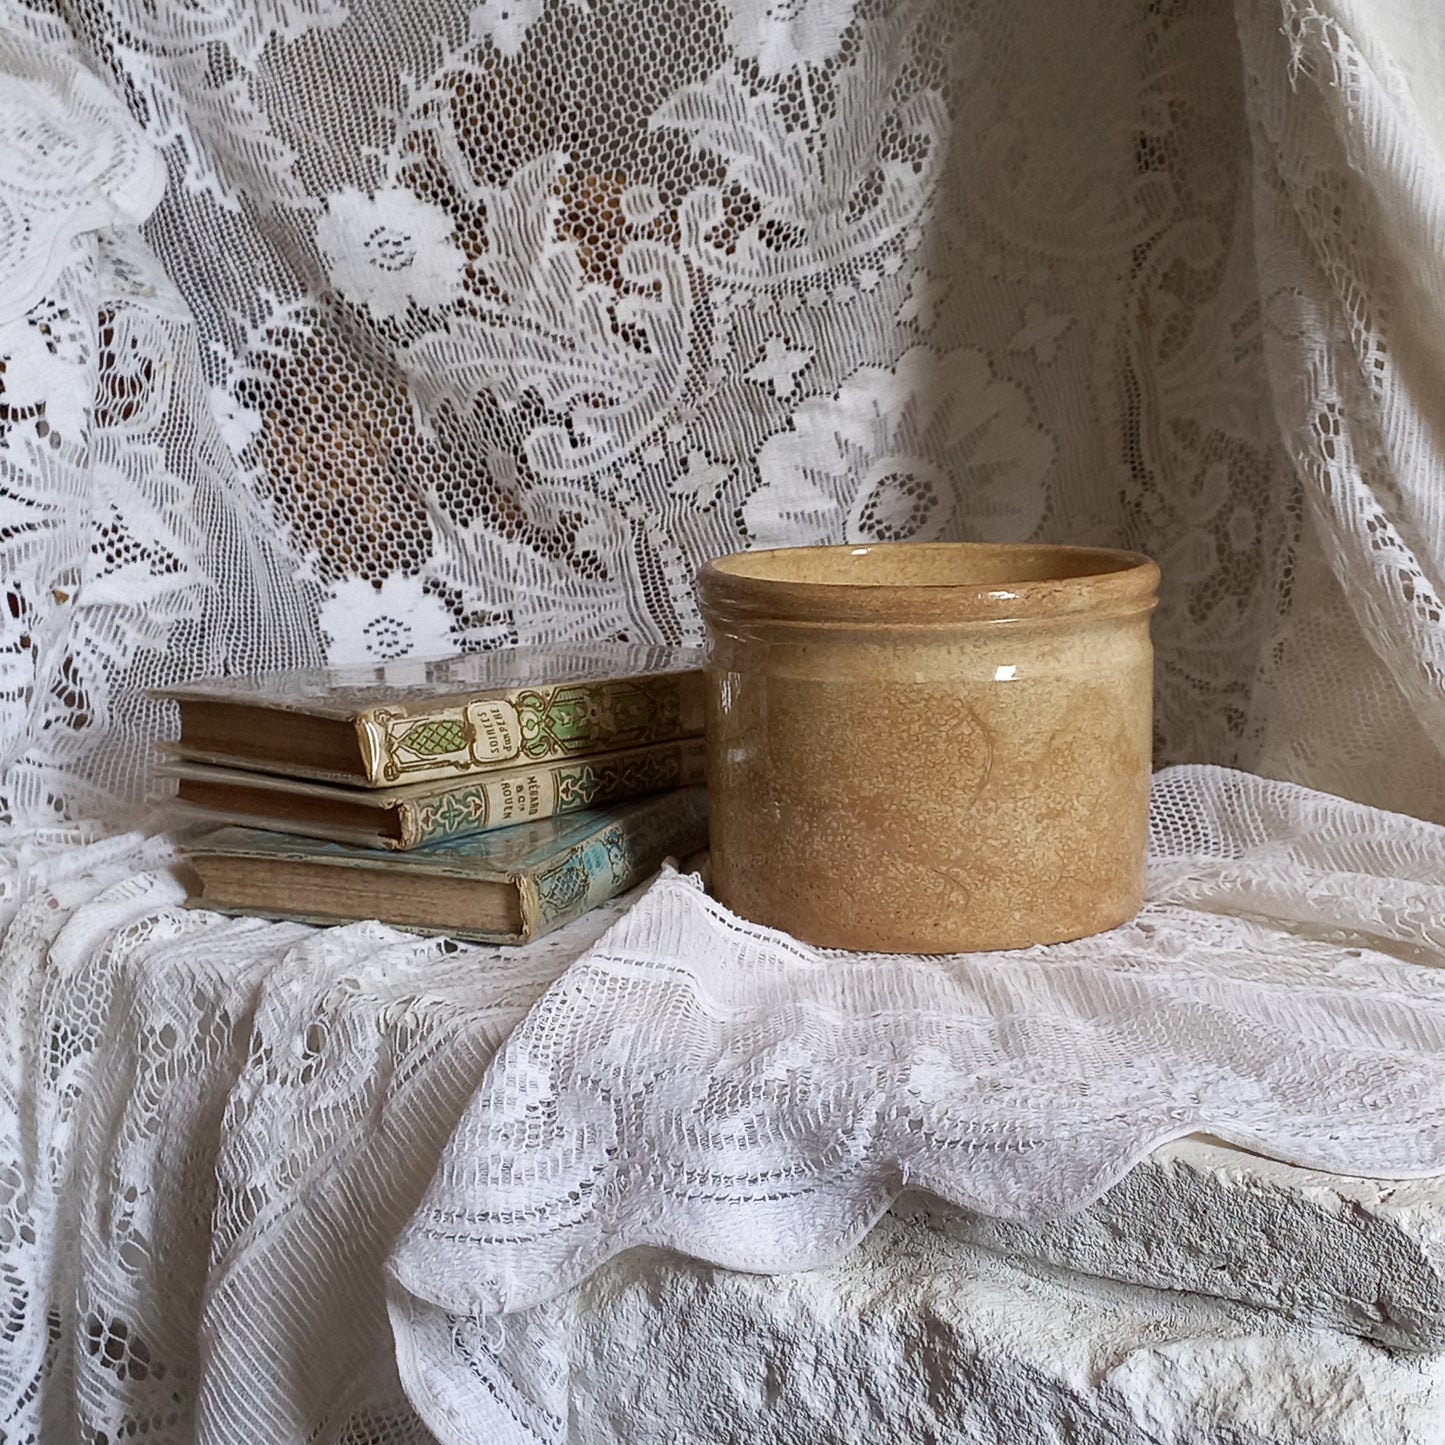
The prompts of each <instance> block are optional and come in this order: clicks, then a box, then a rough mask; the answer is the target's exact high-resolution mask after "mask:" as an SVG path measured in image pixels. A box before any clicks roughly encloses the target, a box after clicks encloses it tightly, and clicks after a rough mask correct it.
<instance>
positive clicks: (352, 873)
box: [186, 788, 707, 943]
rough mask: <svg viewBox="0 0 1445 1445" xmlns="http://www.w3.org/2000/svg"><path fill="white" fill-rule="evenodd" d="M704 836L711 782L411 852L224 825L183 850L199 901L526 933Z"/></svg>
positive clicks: (622, 888) (427, 927)
mask: <svg viewBox="0 0 1445 1445" xmlns="http://www.w3.org/2000/svg"><path fill="white" fill-rule="evenodd" d="M706 846H707V790H706V789H705V788H681V789H678V790H676V791H674V792H670V793H658V794H655V795H653V796H652V797H649V798H640V799H634V800H632V801H630V802H625V803H616V804H613V805H612V806H611V807H607V808H593V809H588V810H586V811H585V812H581V813H570V814H567V815H565V816H562V817H557V818H544V819H540V820H538V821H535V822H531V823H521V824H518V826H516V827H515V828H502V829H499V830H497V831H496V832H493V833H479V834H475V835H472V836H470V837H466V838H452V839H449V840H447V841H445V842H442V843H434V844H431V845H430V846H428V847H425V848H414V849H412V850H410V851H409V852H388V851H387V850H385V849H380V848H376V849H371V848H355V847H351V846H348V845H346V844H341V843H330V842H323V841H320V840H317V839H309V838H294V837H288V836H286V835H284V834H279V833H271V832H266V831H262V830H260V829H254V828H227V829H223V830H222V831H221V832H218V833H214V834H212V835H210V836H209V837H206V838H203V839H200V840H198V841H197V842H195V843H193V844H191V845H190V846H189V847H188V848H187V850H186V853H187V861H188V862H189V863H190V865H191V867H192V868H193V869H194V871H195V873H196V874H197V876H198V877H199V879H200V883H201V887H200V891H199V893H197V894H196V895H194V896H193V897H192V898H191V899H190V903H191V906H192V907H196V908H210V909H215V910H218V911H220V912H223V913H237V914H245V915H250V916H255V917H261V918H275V919H290V920H295V921H298V922H302V923H316V924H332V923H350V922H355V921H357V920H359V919H366V918H375V919H379V920H380V921H381V922H383V923H391V924H395V925H396V926H397V927H399V928H407V929H411V930H412V931H414V932H419V933H444V934H448V935H452V936H455V937H459V938H472V939H477V940H480V941H483V942H488V943H525V942H527V941H528V940H529V939H532V938H536V937H538V936H539V935H540V934H543V933H546V932H548V931H549V930H550V929H553V928H556V927H558V926H559V925H561V924H563V923H568V922H570V921H571V920H572V919H574V918H577V917H580V916H581V915H582V914H583V913H585V912H586V911H587V910H588V909H589V908H594V907H596V906H597V905H598V904H599V903H605V902H606V901H607V900H608V899H609V898H613V897H615V896H616V895H617V894H619V893H623V892H626V890H627V889H629V888H631V887H632V886H633V885H634V884H637V883H640V882H642V881H643V879H645V878H647V877H648V876H649V875H650V874H652V873H653V872H654V871H655V870H656V869H657V868H658V867H659V866H660V865H661V863H662V861H663V860H664V859H665V858H668V857H676V858H679V859H680V858H685V857H687V856H688V855H689V854H691V853H696V852H699V851H700V850H701V849H703V848H705V847H706Z"/></svg>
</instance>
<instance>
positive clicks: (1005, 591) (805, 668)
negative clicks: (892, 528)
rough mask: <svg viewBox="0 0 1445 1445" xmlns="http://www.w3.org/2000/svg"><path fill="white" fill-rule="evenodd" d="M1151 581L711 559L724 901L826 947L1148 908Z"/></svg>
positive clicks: (989, 561)
mask: <svg viewBox="0 0 1445 1445" xmlns="http://www.w3.org/2000/svg"><path fill="white" fill-rule="evenodd" d="M1158 580H1159V569H1158V568H1157V567H1156V566H1155V565H1154V563H1153V562H1151V561H1150V560H1149V559H1148V558H1147V557H1143V556H1140V555H1139V554H1137V553H1134V552H1114V551H1106V550H1103V549H1099V548H1086V547H1051V546H1032V545H1019V546H993V545H984V544H971V543H965V542H938V543H908V542H904V543H889V544H885V545H879V546H871V545H870V546H857V547H850V546H841V547H790V548H782V549H778V550H775V551H759V552H747V553H738V554H736V555H734V556H730V557H721V558H719V559H718V560H716V561H714V562H710V563H708V564H707V566H706V567H704V568H703V570H702V573H701V574H700V576H699V579H698V583H699V589H700V593H701V598H702V609H703V616H704V619H705V620H706V623H707V628H708V633H709V637H710V639H711V642H712V656H711V661H710V663H709V668H708V719H707V729H708V790H709V794H710V800H711V813H712V824H711V827H712V858H713V880H714V888H715V891H716V893H717V895H718V897H719V898H720V899H721V900H722V902H723V903H725V904H726V905H727V906H728V907H729V908H731V909H733V910H734V911H735V912H737V913H739V914H741V915H742V916H743V917H745V918H748V919H751V920H753V921H754V922H757V923H764V924H768V925H771V926H772V927H775V928H781V929H784V930H786V931H787V932H789V933H791V934H793V935H795V936H796V937H798V938H802V939H804V940H806V941H807V942H809V943H815V944H819V945H822V946H824V947H831V948H849V949H859V950H878V951H884V952H900V953H952V952H964V951H968V950H976V949H996V948H1019V947H1022V946H1024V945H1026V944H1031V943H1054V942H1058V941H1060V940H1063V939H1067V938H1079V937H1082V936H1083V935H1085V934H1088V933H1097V932H1100V931H1101V930H1103V929H1106V928H1112V927H1114V926H1115V925H1116V924H1119V923H1122V922H1124V921H1125V920H1126V919H1128V918H1130V917H1132V916H1133V915H1134V914H1135V913H1136V912H1137V911H1138V909H1139V906H1140V904H1141V903H1142V901H1143V895H1144V853H1145V842H1146V830H1147V825H1148V803H1149V774H1150V733H1151V708H1152V672H1153V669H1152V650H1151V647H1150V643H1149V617H1150V614H1151V613H1152V611H1153V610H1154V603H1155V596H1154V594H1155V588H1156V586H1157V585H1158Z"/></svg>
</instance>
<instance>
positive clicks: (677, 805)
mask: <svg viewBox="0 0 1445 1445" xmlns="http://www.w3.org/2000/svg"><path fill="white" fill-rule="evenodd" d="M668 800H669V802H671V803H672V805H673V806H671V807H654V808H649V809H645V810H640V811H639V812H637V813H635V814H633V815H631V816H623V817H621V818H619V819H617V821H616V822H614V823H612V824H611V825H610V826H608V827H606V828H604V829H603V830H602V831H601V832H598V833H595V834H593V836H592V837H591V838H589V839H587V840H586V841H585V842H583V843H580V844H578V845H577V846H576V847H575V848H573V849H572V850H571V851H570V852H568V853H567V854H565V855H564V856H563V857H562V858H560V859H558V860H557V862H555V863H553V864H551V865H550V866H548V867H547V868H545V869H544V870H542V871H540V872H538V873H535V874H533V875H532V876H531V877H528V878H524V879H523V880H522V919H523V924H524V929H525V932H526V934H527V936H528V937H536V936H537V935H538V934H541V933H547V932H549V931H550V930H551V929H554V928H559V927H561V925H562V924H564V923H570V922H571V921H572V920H573V919H574V918H580V917H581V916H582V915H583V914H584V913H586V912H587V911H588V909H590V908H595V907H597V905H598V904H600V903H606V902H607V900H608V899H609V898H615V897H617V895H618V894H619V893H625V892H626V891H627V890H628V889H629V888H632V887H635V886H636V885H637V884H638V883H641V882H642V881H643V880H644V879H645V878H647V877H648V876H650V875H651V874H652V873H654V872H655V871H656V870H657V869H658V867H660V866H661V864H662V861H663V859H664V858H666V857H668V856H669V855H671V856H672V857H675V858H677V859H678V860H679V861H681V860H682V859H684V858H686V857H687V855H688V854H690V853H697V852H700V851H701V850H702V849H704V848H706V847H707V791H706V789H704V788H684V789H682V790H680V791H678V792H675V793H671V794H669V795H668Z"/></svg>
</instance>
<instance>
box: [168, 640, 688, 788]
mask: <svg viewBox="0 0 1445 1445" xmlns="http://www.w3.org/2000/svg"><path fill="white" fill-rule="evenodd" d="M703 661H704V656H703V653H702V652H701V651H699V650H697V649H692V648H672V647H654V646H648V645H643V644H632V643H595V644H588V645H585V646H584V645H578V646H573V647H562V646H556V647H551V646H549V647H514V648H503V649H501V650H499V651H496V652H479V653H469V654H467V655H466V656H462V657H451V658H441V659H436V660H430V661H428V660H424V659H417V658H404V659H400V660H398V661H395V662H388V663H383V664H381V665H380V666H377V667H349V668H319V669H315V670H311V671H303V672H282V673H270V674H263V675H258V676H254V677H222V678H211V679H203V680H201V681H197V682H192V683H188V684H186V685H184V686H178V687H168V688H162V689H157V690H156V691H155V693H154V694H153V695H154V696H156V697H159V698H165V699H169V700H171V701H174V702H176V703H177V704H178V705H179V708H180V717H181V728H180V739H179V742H177V743H174V744H171V745H170V746H168V747H167V746H164V745H163V751H165V752H168V753H170V754H173V755H176V756H180V757H184V758H190V759H192V760H199V761H204V762H212V763H218V764H230V765H234V766H239V767H249V768H257V769H262V770H264V771H268V772H276V773H282V774H285V775H287V776H291V777H308V778H316V779H320V780H322V781H331V782H343V783H350V784H352V785H360V786H363V787H386V786H389V785H393V784H398V783H411V782H422V781H425V780H427V779H431V778H456V777H461V776H465V775H467V774H471V773H480V772H486V771H489V770H492V769H495V768H503V767H509V766H520V765H523V764H526V763H538V762H544V761H546V760H547V759H549V758H574V757H584V756H586V755H588V754H591V753H601V752H613V751H617V750H619V749H622V748H630V747H640V746H643V745H645V744H648V743H655V742H665V741H669V740H671V739H674V738H684V737H695V736H698V735H699V734H701V732H702V730H703V700H702V671H701V669H702V665H703Z"/></svg>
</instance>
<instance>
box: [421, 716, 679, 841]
mask: <svg viewBox="0 0 1445 1445" xmlns="http://www.w3.org/2000/svg"><path fill="white" fill-rule="evenodd" d="M705 770H706V760H705V754H704V751H703V747H702V743H701V740H700V739H686V740H683V741H679V742H675V743H666V744H662V745H659V746H657V747H652V748H645V749H642V750H640V751H636V752H626V753H619V754H603V755H601V756H598V757H589V758H577V759H575V760H574V759H564V760H562V761H560V762H552V763H546V764H544V765H542V766H541V767H538V768H533V769H530V770H528V771H526V772H516V771H509V772H508V773H507V775H506V776H505V777H496V778H485V777H484V778H479V779H478V780H477V781H475V782H468V783H461V784H458V786H457V787H455V788H452V789H449V790H448V791H447V792H445V793H441V794H438V795H436V796H434V797H430V798H427V799H426V800H425V801H424V802H407V803H403V804H402V805H401V846H402V847H403V848H415V847H419V846H421V845H423V844H426V843H437V842H440V841H441V840H442V839H444V838H459V837H464V836H466V835H468V834H471V833H485V832H488V831H489V830H490V829H492V828H506V827H510V826H511V825H512V824H513V823H524V822H527V821H528V820H529V819H532V818H550V817H555V816H556V815H558V814H561V813H575V812H577V811H579V810H580V809H582V808H597V807H601V806H603V805H604V804H607V803H615V802H618V801H620V800H622V799H624V798H633V797H640V796H641V795H642V794H644V793H658V792H662V791H664V790H666V789H668V788H681V787H688V786H691V785H692V784H695V783H700V782H702V780H703V774H704V772H705Z"/></svg>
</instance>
